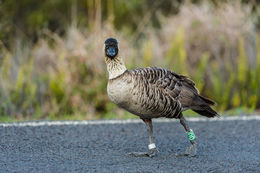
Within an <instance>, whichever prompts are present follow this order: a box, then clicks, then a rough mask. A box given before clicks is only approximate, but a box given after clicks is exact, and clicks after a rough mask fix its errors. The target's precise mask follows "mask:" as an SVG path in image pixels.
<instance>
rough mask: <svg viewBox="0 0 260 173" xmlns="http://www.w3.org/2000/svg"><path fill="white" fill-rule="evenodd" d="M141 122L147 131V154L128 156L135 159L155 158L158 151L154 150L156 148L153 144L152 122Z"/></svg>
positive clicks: (136, 153) (139, 153)
mask: <svg viewBox="0 0 260 173" xmlns="http://www.w3.org/2000/svg"><path fill="white" fill-rule="evenodd" d="M142 120H143V121H144V123H145V124H146V127H147V131H148V134H149V141H150V144H149V145H148V148H149V152H133V153H129V155H131V156H136V157H153V156H155V154H156V152H158V150H157V149H156V146H155V144H154V143H153V125H152V120H151V119H142Z"/></svg>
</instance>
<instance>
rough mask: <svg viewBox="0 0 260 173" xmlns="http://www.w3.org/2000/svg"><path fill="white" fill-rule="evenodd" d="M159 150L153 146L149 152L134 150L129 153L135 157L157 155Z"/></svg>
mask: <svg viewBox="0 0 260 173" xmlns="http://www.w3.org/2000/svg"><path fill="white" fill-rule="evenodd" d="M157 152H159V151H158V150H157V149H156V148H153V149H151V150H150V151H149V152H132V153H128V155H130V156H134V157H154V156H156V153H157Z"/></svg>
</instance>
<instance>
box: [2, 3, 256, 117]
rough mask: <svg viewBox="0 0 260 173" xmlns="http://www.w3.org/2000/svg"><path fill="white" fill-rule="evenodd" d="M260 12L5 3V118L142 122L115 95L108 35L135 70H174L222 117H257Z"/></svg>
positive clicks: (238, 6) (248, 7) (212, 6)
mask: <svg viewBox="0 0 260 173" xmlns="http://www.w3.org/2000/svg"><path fill="white" fill-rule="evenodd" d="M259 16H260V7H259V5H258V3H257V1H249V0H241V1H231V0H230V1H228V0H223V1H205V0H204V1H203V0H193V1H186V2H184V1H182V0H178V1H171V0H162V1H150V0H145V1H141V0H133V1H119V0H106V1H105V0H85V1H79V0H78V1H72V0H46V1H33V0H21V1H13V0H5V1H0V21H1V22H0V120H2V121H12V120H13V119H16V120H25V119H78V120H80V119H98V118H129V117H134V116H131V114H129V113H126V112H125V111H122V110H120V109H118V108H117V107H116V106H115V105H114V104H113V103H111V102H110V101H109V99H108V97H107V95H106V84H107V72H106V66H105V63H104V55H103V42H104V40H105V39H106V38H107V37H116V38H117V39H118V40H119V42H120V50H121V56H123V57H124V60H125V61H126V64H127V66H128V68H135V67H143V66H162V67H165V68H168V69H170V70H173V71H175V72H178V73H182V74H185V75H188V76H190V78H192V79H193V80H194V81H195V83H196V86H197V87H198V89H199V90H200V91H201V94H202V95H205V96H208V97H210V98H212V99H213V100H215V101H216V102H217V104H218V105H217V106H216V109H217V110H218V111H220V112H225V111H229V112H228V113H229V114H232V110H234V111H233V113H234V114H237V113H245V112H246V113H250V112H254V111H255V110H257V109H259V108H260V32H259V23H260V22H259ZM126 19H127V20H126ZM230 110H231V112H230ZM188 114H190V112H188Z"/></svg>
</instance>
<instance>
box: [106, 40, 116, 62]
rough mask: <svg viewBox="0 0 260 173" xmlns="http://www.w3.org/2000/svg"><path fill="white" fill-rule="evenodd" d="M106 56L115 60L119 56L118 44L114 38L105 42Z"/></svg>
mask: <svg viewBox="0 0 260 173" xmlns="http://www.w3.org/2000/svg"><path fill="white" fill-rule="evenodd" d="M105 54H106V56H107V57H109V58H111V59H113V58H115V57H116V56H117V54H118V43H117V40H116V39H114V38H108V39H107V40H106V41H105Z"/></svg>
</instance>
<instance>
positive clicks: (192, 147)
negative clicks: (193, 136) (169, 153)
mask: <svg viewBox="0 0 260 173" xmlns="http://www.w3.org/2000/svg"><path fill="white" fill-rule="evenodd" d="M196 153H197V146H196V143H195V142H194V143H193V144H191V145H190V147H189V148H188V149H187V150H186V151H185V152H184V153H177V154H175V156H177V157H178V156H190V157H195V156H196Z"/></svg>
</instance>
